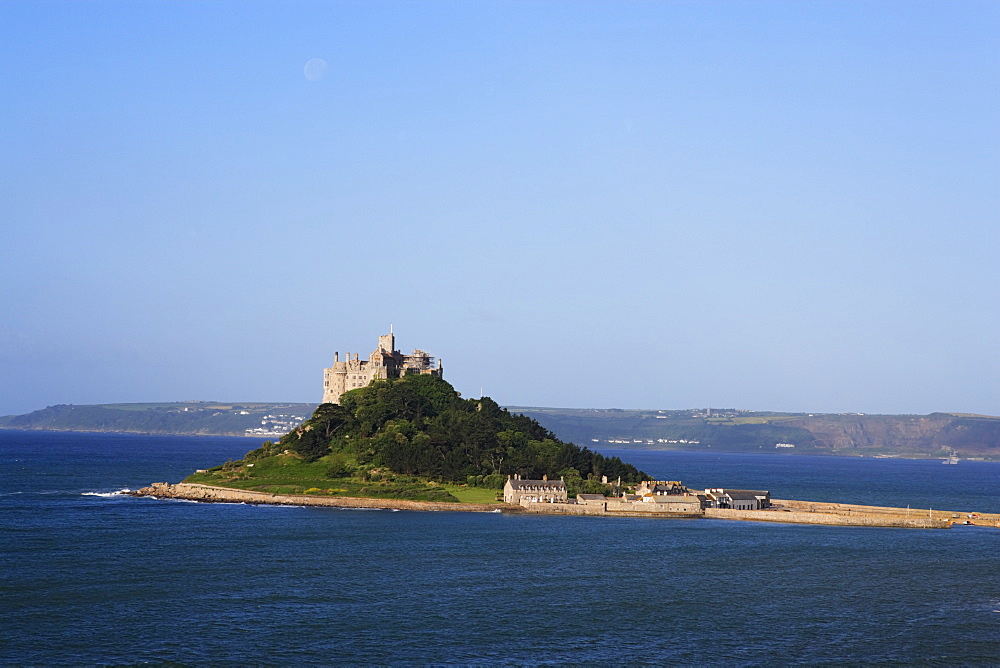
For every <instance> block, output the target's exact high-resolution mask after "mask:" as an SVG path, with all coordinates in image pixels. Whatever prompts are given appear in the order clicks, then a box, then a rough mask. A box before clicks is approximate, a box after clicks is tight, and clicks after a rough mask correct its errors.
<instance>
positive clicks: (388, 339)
mask: <svg viewBox="0 0 1000 668" xmlns="http://www.w3.org/2000/svg"><path fill="white" fill-rule="evenodd" d="M411 373H420V374H427V375H430V376H437V377H439V378H441V377H442V376H443V374H444V368H443V366H442V364H441V360H438V361H437V366H436V367H435V366H434V358H433V357H431V356H430V355H428V354H427V353H425V352H424V351H423V350H414V351H413V354H411V355H404V354H402V353H401V352H399V351H398V350H396V337H395V336H394V335H393V333H392V330H391V328H390V331H389V333H388V334H383V335H382V336H380V337H378V348H376V349H375V352H373V353H372V354H371V355H369V356H368V359H367V360H363V359H361V356H360V355H359V354H358V353H354V355H353V357H352V356H351V353H347V357H346V359H345V360H343V361H341V360H340V353H339V352H336V353H334V354H333V366H332V367H330V368H329V369H323V403H324V404H339V403H340V395H342V394H343V393H344V392H347V391H349V390H353V389H355V388H358V387H365V386H366V385H368V383H370V382H372V381H373V380H375V379H378V378H399V377H400V376H405V375H408V374H411Z"/></svg>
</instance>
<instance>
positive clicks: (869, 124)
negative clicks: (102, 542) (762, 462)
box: [0, 0, 1000, 414]
mask: <svg viewBox="0 0 1000 668" xmlns="http://www.w3.org/2000/svg"><path fill="white" fill-rule="evenodd" d="M998 37H1000V3H998V2H996V1H995V0H988V1H969V2H966V1H962V0H958V1H955V2H950V1H949V2H946V1H943V0H942V1H940V2H919V1H918V2H889V1H886V2H874V1H873V2H850V1H845V0H834V1H831V2H807V1H802V2H800V1H781V2H771V1H760V2H755V1H752V0H741V1H738V2H713V1H705V0H697V1H690V2H656V1H643V2H627V1H626V2H622V1H619V0H614V1H611V0H608V1H606V2H583V1H580V2H544V1H541V2H519V1H514V0H505V1H499V2H486V1H478V0H456V1H454V2H433V1H427V2H402V1H400V2H373V1H370V0H366V1H364V2H332V1H330V2H327V1H324V2H299V1H296V0H290V1H287V2H246V1H240V2H174V1H170V2H156V1H139V2H135V1H131V0H130V1H129V2H79V1H73V2H44V1H37V0H36V1H31V2H15V1H13V0H7V1H6V2H0V155H2V160H0V224H2V228H0V229H2V245H0V279H2V286H3V289H2V293H0V388H2V392H0V414H11V413H21V412H27V411H30V410H34V409H37V408H41V407H44V406H46V405H49V404H57V403H75V404H86V403H101V402H113V401H158V400H166V401H169V400H186V399H212V400H228V401H272V400H274V401H285V400H287V401H303V402H304V401H318V400H319V398H320V396H321V384H322V375H321V369H322V368H323V367H324V366H329V364H330V363H331V362H332V358H333V352H334V351H335V350H337V351H340V352H341V353H344V352H347V351H350V352H360V353H362V356H367V354H368V353H369V352H370V351H371V350H372V348H374V347H375V344H376V341H377V339H376V337H377V335H378V334H380V333H384V332H385V331H387V330H388V327H389V324H390V323H392V324H393V326H394V328H395V331H396V335H397V343H398V344H399V347H401V348H402V349H403V350H404V352H408V351H409V350H411V349H412V348H413V347H420V348H422V349H425V350H427V351H429V352H431V353H432V354H434V355H438V356H440V357H442V358H443V359H444V363H445V376H446V378H448V379H449V380H450V381H451V382H452V383H453V384H454V385H455V386H456V388H457V389H458V390H459V391H461V392H462V393H463V394H465V395H466V396H478V394H479V392H480V388H483V391H484V392H485V393H486V394H488V395H490V396H492V397H494V398H495V399H496V400H497V401H499V402H500V403H502V404H506V405H536V406H539V405H541V406H568V407H599V408H609V407H619V408H688V407H705V406H713V407H737V408H747V409H760V410H790V411H817V412H840V411H857V412H869V413H876V412H883V413H927V412H931V411H936V410H940V411H964V412H978V413H987V414H1000V349H998V348H1000V337H998V331H1000V307H998V305H1000V269H998V259H1000V225H998V222H1000V114H998V109H1000V94H998V91H1000V86H998V82H1000V46H998V45H1000V41H998ZM314 58H320V59H323V60H325V61H326V63H327V64H328V68H327V69H326V71H325V73H323V76H321V77H317V74H318V72H316V71H314V70H311V69H310V70H308V73H309V74H310V75H311V76H310V77H307V76H306V74H307V70H306V69H305V66H306V63H307V62H308V61H310V60H311V59H314Z"/></svg>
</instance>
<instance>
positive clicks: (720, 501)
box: [705, 488, 771, 510]
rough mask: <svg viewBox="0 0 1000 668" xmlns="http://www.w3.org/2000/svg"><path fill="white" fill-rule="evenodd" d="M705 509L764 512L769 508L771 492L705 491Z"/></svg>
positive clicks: (739, 490)
mask: <svg viewBox="0 0 1000 668" xmlns="http://www.w3.org/2000/svg"><path fill="white" fill-rule="evenodd" d="M705 496H706V497H707V507H709V508H731V509H733V510H764V509H765V508H770V507H771V492H768V491H761V490H755V489H723V488H715V489H706V490H705Z"/></svg>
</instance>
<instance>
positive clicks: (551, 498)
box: [503, 477, 568, 503]
mask: <svg viewBox="0 0 1000 668" xmlns="http://www.w3.org/2000/svg"><path fill="white" fill-rule="evenodd" d="M567 498H568V496H567V492H566V483H565V482H563V481H562V480H549V479H547V478H543V479H542V480H522V479H521V478H520V477H512V478H507V482H506V483H505V484H504V486H503V500H504V502H506V503H521V501H530V502H533V503H566V500H567Z"/></svg>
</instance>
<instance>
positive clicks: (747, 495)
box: [725, 489, 770, 501]
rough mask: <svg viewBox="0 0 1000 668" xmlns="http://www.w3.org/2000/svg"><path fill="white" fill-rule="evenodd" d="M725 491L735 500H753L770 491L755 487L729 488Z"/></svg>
mask: <svg viewBox="0 0 1000 668" xmlns="http://www.w3.org/2000/svg"><path fill="white" fill-rule="evenodd" d="M725 493H726V494H728V495H729V498H730V499H732V500H733V501H737V500H739V501H753V500H755V499H756V498H757V497H758V496H767V495H768V494H770V492H761V491H757V490H753V489H727V490H725Z"/></svg>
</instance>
